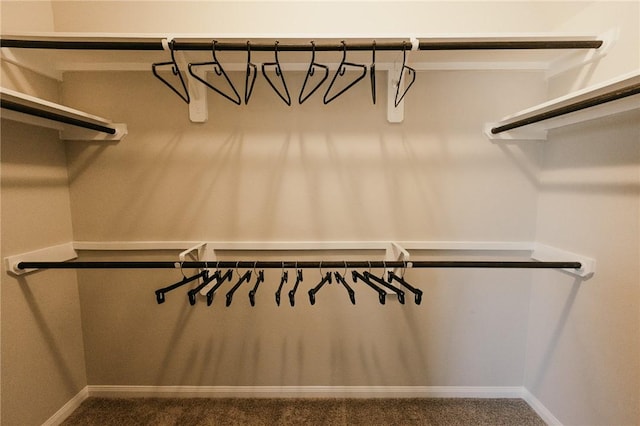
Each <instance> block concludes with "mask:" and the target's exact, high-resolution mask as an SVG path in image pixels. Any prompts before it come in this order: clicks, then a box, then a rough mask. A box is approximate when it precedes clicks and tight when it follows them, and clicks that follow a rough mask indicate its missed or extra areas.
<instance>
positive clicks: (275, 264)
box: [17, 260, 582, 269]
mask: <svg viewBox="0 0 640 426" xmlns="http://www.w3.org/2000/svg"><path fill="white" fill-rule="evenodd" d="M17 267H18V269H175V268H242V269H246V268H251V269H255V268H260V269H265V268H279V269H294V268H296V269H306V268H313V269H318V268H325V269H329V268H333V269H336V268H349V269H353V268H367V269H371V268H534V269H581V268H582V263H580V262H539V261H495V260H489V261H475V260H469V261H467V260H424V261H412V262H405V261H240V262H232V261H223V262H217V261H211V262H203V261H188V262H172V261H137V262H135V261H134V262H117V261H115V262H97V261H90V262H82V261H81V262H19V263H18V264H17Z"/></svg>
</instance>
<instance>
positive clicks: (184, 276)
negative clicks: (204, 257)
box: [180, 260, 187, 278]
mask: <svg viewBox="0 0 640 426" xmlns="http://www.w3.org/2000/svg"><path fill="white" fill-rule="evenodd" d="M183 263H184V260H183V261H182V262H180V273H181V274H182V278H187V276H186V275H185V274H184V271H183V270H182V264H183Z"/></svg>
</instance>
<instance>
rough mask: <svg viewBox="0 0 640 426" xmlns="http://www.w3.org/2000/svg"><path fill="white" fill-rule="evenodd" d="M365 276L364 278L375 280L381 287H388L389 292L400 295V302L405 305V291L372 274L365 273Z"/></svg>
mask: <svg viewBox="0 0 640 426" xmlns="http://www.w3.org/2000/svg"><path fill="white" fill-rule="evenodd" d="M363 275H364V277H365V278H366V279H368V280H373V281H375V282H377V283H378V284H380V285H381V286H383V287H386V288H388V289H389V290H391V291H393V292H394V293H395V294H397V295H398V301H399V302H400V303H401V304H403V305H404V291H403V290H401V289H399V288H398V287H396V286H394V285H392V284H390V283H388V282H386V281H385V280H383V279H382V278H380V277H377V276H375V275H373V274H372V273H371V272H368V271H365V273H364V274H363Z"/></svg>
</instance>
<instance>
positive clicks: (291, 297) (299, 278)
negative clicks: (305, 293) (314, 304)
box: [289, 269, 302, 306]
mask: <svg viewBox="0 0 640 426" xmlns="http://www.w3.org/2000/svg"><path fill="white" fill-rule="evenodd" d="M301 282H302V269H298V270H297V271H296V283H295V284H294V286H293V288H292V289H291V290H289V303H291V306H295V304H296V291H298V285H299V284H300V283H301Z"/></svg>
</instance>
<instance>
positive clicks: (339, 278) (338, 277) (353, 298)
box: [333, 272, 356, 305]
mask: <svg viewBox="0 0 640 426" xmlns="http://www.w3.org/2000/svg"><path fill="white" fill-rule="evenodd" d="M333 274H334V275H335V277H336V281H337V282H339V283H340V284H342V285H343V286H344V288H345V289H347V293H349V299H350V300H351V304H353V305H355V304H356V294H355V292H354V291H353V289H352V288H351V287H350V286H349V284H347V280H345V279H344V277H343V276H342V275H340V272H334V273H333Z"/></svg>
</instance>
